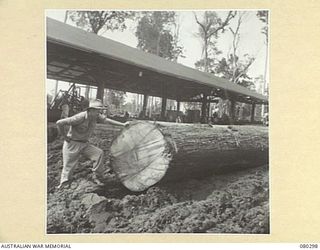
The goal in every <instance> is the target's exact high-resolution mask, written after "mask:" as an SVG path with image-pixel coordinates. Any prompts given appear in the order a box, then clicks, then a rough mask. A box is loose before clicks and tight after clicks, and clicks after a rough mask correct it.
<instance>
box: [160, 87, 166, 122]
mask: <svg viewBox="0 0 320 250" xmlns="http://www.w3.org/2000/svg"><path fill="white" fill-rule="evenodd" d="M166 109H167V84H166V83H163V84H162V100H161V120H162V121H165V120H166Z"/></svg>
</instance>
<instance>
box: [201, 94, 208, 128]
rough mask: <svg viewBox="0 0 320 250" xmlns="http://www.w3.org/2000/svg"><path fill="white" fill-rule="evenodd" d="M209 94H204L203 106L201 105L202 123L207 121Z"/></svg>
mask: <svg viewBox="0 0 320 250" xmlns="http://www.w3.org/2000/svg"><path fill="white" fill-rule="evenodd" d="M207 98H208V96H207V94H203V100H202V106H201V123H206V122H207V106H208V100H207Z"/></svg>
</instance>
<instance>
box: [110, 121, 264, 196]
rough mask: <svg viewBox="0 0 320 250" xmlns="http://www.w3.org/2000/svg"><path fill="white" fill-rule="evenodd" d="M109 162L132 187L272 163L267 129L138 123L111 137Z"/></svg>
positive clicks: (142, 188) (121, 178) (126, 184)
mask: <svg viewBox="0 0 320 250" xmlns="http://www.w3.org/2000/svg"><path fill="white" fill-rule="evenodd" d="M110 153H111V165H112V168H113V170H114V171H115V173H116V175H117V176H118V177H119V179H120V181H121V182H122V183H123V184H124V186H126V187H127V188H128V189H130V190H132V191H143V190H145V189H146V188H148V187H149V186H151V185H154V184H155V183H157V182H158V181H160V180H161V179H162V178H163V177H164V175H165V177H164V178H163V179H162V181H163V182H165V181H173V180H178V179H183V178H188V177H203V176H206V175H208V174H210V173H219V172H223V171H230V170H233V169H241V168H248V167H254V166H259V165H263V164H266V163H267V162H268V128H266V127H263V126H232V127H230V126H218V125H216V126H209V125H206V124H205V125H204V124H175V123H157V124H156V125H155V124H152V123H150V122H136V123H132V124H131V125H130V126H129V128H126V129H124V130H123V131H122V132H121V134H120V135H119V136H118V137H117V138H116V139H115V140H114V141H113V143H112V146H111V149H110Z"/></svg>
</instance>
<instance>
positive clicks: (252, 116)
mask: <svg viewBox="0 0 320 250" xmlns="http://www.w3.org/2000/svg"><path fill="white" fill-rule="evenodd" d="M255 109H256V104H255V103H252V108H251V122H254V113H255Z"/></svg>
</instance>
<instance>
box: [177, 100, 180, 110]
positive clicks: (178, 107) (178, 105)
mask: <svg viewBox="0 0 320 250" xmlns="http://www.w3.org/2000/svg"><path fill="white" fill-rule="evenodd" d="M177 111H178V112H179V111H180V101H177Z"/></svg>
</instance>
